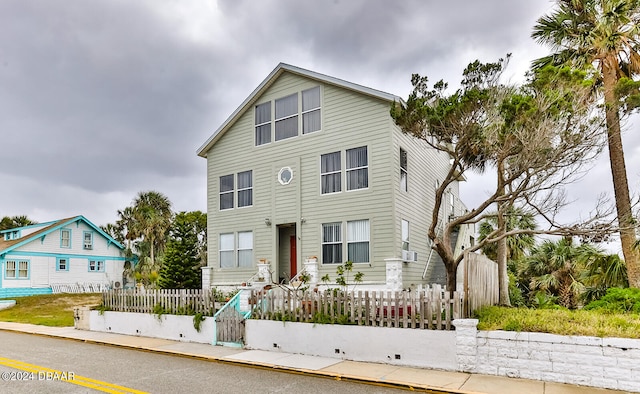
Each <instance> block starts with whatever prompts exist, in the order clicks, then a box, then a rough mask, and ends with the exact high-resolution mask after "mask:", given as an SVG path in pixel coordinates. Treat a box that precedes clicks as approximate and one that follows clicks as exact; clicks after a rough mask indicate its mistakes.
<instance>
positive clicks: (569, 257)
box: [525, 238, 601, 308]
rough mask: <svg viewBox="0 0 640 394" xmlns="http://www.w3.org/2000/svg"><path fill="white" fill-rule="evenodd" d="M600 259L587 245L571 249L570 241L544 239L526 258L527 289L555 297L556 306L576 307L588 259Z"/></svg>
mask: <svg viewBox="0 0 640 394" xmlns="http://www.w3.org/2000/svg"><path fill="white" fill-rule="evenodd" d="M600 256H601V253H600V251H599V250H598V249H596V248H594V247H593V246H591V245H588V244H582V245H580V246H575V245H574V244H573V241H572V240H571V238H563V239H561V240H559V241H557V242H553V241H550V240H546V241H544V242H543V243H542V244H541V245H538V246H536V247H534V248H533V249H532V250H531V255H530V256H529V257H528V258H527V268H526V269H525V275H528V276H530V277H531V283H530V286H529V289H530V290H531V291H532V292H533V291H535V290H539V291H543V292H545V293H547V294H549V295H552V296H555V297H558V303H559V304H560V305H562V306H564V307H567V308H576V307H577V306H578V301H579V296H580V294H581V293H582V292H583V291H584V288H585V286H584V284H583V283H582V282H581V281H580V273H581V272H582V271H583V270H584V269H585V267H586V266H587V265H588V264H589V261H590V260H593V259H596V258H599V257H600Z"/></svg>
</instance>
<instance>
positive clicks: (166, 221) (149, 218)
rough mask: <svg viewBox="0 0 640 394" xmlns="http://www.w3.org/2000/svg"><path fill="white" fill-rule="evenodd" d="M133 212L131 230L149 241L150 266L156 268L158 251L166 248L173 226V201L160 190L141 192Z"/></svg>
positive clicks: (134, 204) (133, 233) (136, 235)
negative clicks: (170, 228)
mask: <svg viewBox="0 0 640 394" xmlns="http://www.w3.org/2000/svg"><path fill="white" fill-rule="evenodd" d="M131 213H132V219H133V220H132V221H133V223H131V229H129V231H130V232H131V233H132V235H133V236H135V237H136V238H138V237H140V236H141V237H142V240H143V241H144V242H146V243H148V247H149V257H150V261H149V262H150V266H151V267H152V268H154V269H155V268H156V267H155V265H156V253H157V252H161V251H162V250H163V249H164V246H165V244H166V242H167V235H168V231H169V227H170V226H171V217H172V212H171V201H169V199H168V198H167V197H166V196H165V195H164V194H162V193H160V192H156V191H148V192H140V193H139V194H138V196H137V197H136V198H135V200H134V201H133V208H132V211H131Z"/></svg>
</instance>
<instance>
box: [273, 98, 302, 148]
mask: <svg viewBox="0 0 640 394" xmlns="http://www.w3.org/2000/svg"><path fill="white" fill-rule="evenodd" d="M275 105H276V111H275V112H276V116H275V120H276V127H275V128H276V141H280V140H284V139H286V138H291V137H296V136H297V135H298V93H294V94H291V95H289V96H286V97H283V98H280V99H277V100H276V101H275Z"/></svg>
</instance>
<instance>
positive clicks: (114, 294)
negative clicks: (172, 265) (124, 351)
mask: <svg viewBox="0 0 640 394" xmlns="http://www.w3.org/2000/svg"><path fill="white" fill-rule="evenodd" d="M102 306H103V307H104V308H105V309H106V310H111V311H117V312H138V313H159V312H161V313H166V314H170V315H186V314H196V313H202V314H203V315H205V316H213V315H214V314H215V313H216V307H215V297H214V295H213V292H212V291H203V290H202V289H164V290H137V289H132V290H109V291H107V292H104V293H102Z"/></svg>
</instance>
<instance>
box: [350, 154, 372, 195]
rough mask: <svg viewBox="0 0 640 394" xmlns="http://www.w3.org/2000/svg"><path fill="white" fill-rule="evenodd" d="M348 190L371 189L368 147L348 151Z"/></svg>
mask: <svg viewBox="0 0 640 394" xmlns="http://www.w3.org/2000/svg"><path fill="white" fill-rule="evenodd" d="M346 159H347V166H346V167H347V174H346V175H347V190H356V189H365V188H367V187H369V167H368V164H369V160H368V158H367V147H366V146H362V147H359V148H353V149H347V157H346Z"/></svg>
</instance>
